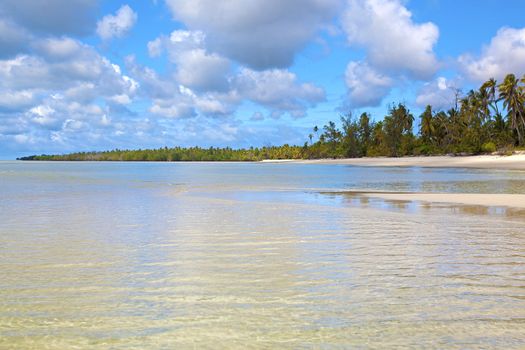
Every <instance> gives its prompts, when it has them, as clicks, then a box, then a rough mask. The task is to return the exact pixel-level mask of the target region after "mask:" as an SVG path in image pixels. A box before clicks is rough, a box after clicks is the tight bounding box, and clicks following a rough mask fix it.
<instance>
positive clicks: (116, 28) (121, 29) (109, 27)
mask: <svg viewBox="0 0 525 350" xmlns="http://www.w3.org/2000/svg"><path fill="white" fill-rule="evenodd" d="M136 22H137V14H136V13H135V12H134V11H133V10H132V9H131V7H129V6H128V5H123V6H121V7H120V8H119V9H118V10H117V13H116V14H115V15H107V16H104V18H102V19H101V20H100V21H98V22H97V34H98V36H100V38H102V40H109V39H112V38H122V37H123V36H124V35H126V34H127V33H129V31H130V30H131V28H133V26H134V25H135V23H136Z"/></svg>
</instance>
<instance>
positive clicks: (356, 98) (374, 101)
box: [345, 62, 394, 107]
mask: <svg viewBox="0 0 525 350" xmlns="http://www.w3.org/2000/svg"><path fill="white" fill-rule="evenodd" d="M345 82H346V86H347V87H348V97H349V100H350V103H351V105H352V106H353V107H364V106H377V105H379V104H380V103H381V101H382V100H383V98H384V97H385V96H386V95H387V94H388V93H389V92H390V89H391V87H392V86H393V85H394V81H393V79H391V78H390V77H388V76H386V75H384V74H382V73H381V72H378V71H376V70H375V69H374V68H372V67H370V66H369V65H368V64H367V63H366V62H350V63H349V64H348V66H347V67H346V72H345Z"/></svg>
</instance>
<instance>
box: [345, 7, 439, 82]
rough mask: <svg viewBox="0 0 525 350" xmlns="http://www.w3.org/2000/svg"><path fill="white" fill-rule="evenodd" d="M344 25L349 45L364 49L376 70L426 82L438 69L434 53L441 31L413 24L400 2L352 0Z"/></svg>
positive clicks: (424, 25) (431, 25) (434, 27)
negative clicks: (401, 73)
mask: <svg viewBox="0 0 525 350" xmlns="http://www.w3.org/2000/svg"><path fill="white" fill-rule="evenodd" d="M342 23H343V28H344V30H345V31H346V33H347V37H348V42H349V43H350V44H351V45H360V46H363V47H364V48H365V49H366V51H367V55H368V60H369V62H370V64H372V65H373V66H374V67H376V68H379V69H382V70H384V71H393V72H399V71H403V72H406V73H408V74H411V75H412V76H414V77H415V78H418V79H427V78H429V77H431V76H432V75H433V74H434V73H435V72H436V70H437V69H438V62H437V59H436V57H435V54H434V52H433V47H434V45H435V44H436V42H437V39H438V37H439V30H438V27H437V26H436V25H435V24H433V23H430V22H429V23H423V24H417V23H414V22H413V20H412V13H411V12H410V11H409V10H408V9H407V8H406V7H405V6H403V4H402V3H401V1H400V0H349V2H348V8H347V9H346V11H345V13H344V15H343V19H342Z"/></svg>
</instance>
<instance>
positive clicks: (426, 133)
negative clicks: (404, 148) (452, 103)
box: [420, 105, 435, 144]
mask: <svg viewBox="0 0 525 350" xmlns="http://www.w3.org/2000/svg"><path fill="white" fill-rule="evenodd" d="M434 133H435V128H434V123H433V120H432V106H430V105H428V106H427V108H426V109H425V111H424V112H423V114H421V129H420V134H421V137H422V138H423V141H424V142H425V143H427V144H428V143H429V142H431V141H432V137H433V136H434Z"/></svg>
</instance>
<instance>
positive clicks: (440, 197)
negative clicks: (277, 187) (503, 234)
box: [270, 154, 525, 209]
mask: <svg viewBox="0 0 525 350" xmlns="http://www.w3.org/2000/svg"><path fill="white" fill-rule="evenodd" d="M270 162H271V161H270ZM293 162H295V163H300V164H346V165H355V166H363V167H423V168H472V169H495V170H525V154H517V155H512V156H495V155H483V156H457V157H455V156H435V157H403V158H384V157H378V158H355V159H319V160H300V161H293ZM348 193H350V194H358V195H363V196H368V197H376V198H382V199H386V200H399V201H421V202H429V203H449V204H459V205H480V206H494V207H509V208H519V209H525V194H483V193H423V192H414V193H407V192H381V191H377V192H375V191H350V192H348Z"/></svg>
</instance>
